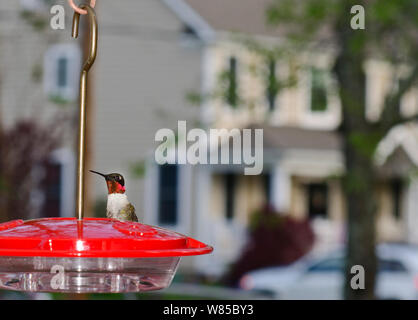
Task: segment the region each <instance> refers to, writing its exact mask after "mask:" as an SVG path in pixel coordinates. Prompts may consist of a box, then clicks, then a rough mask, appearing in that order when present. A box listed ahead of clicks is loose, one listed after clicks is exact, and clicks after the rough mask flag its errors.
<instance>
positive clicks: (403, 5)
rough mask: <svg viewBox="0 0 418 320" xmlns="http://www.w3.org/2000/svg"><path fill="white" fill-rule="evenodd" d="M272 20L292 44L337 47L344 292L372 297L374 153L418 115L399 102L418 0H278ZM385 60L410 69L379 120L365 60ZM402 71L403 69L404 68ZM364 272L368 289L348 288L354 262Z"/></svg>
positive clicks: (415, 54) (416, 34) (413, 43)
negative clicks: (370, 113)
mask: <svg viewBox="0 0 418 320" xmlns="http://www.w3.org/2000/svg"><path fill="white" fill-rule="evenodd" d="M356 5H361V6H363V8H364V11H365V29H353V28H352V27H351V24H350V22H351V20H352V19H353V17H354V19H355V15H356V14H355V12H354V13H351V9H352V8H353V6H356ZM267 20H268V22H269V23H270V24H272V25H274V26H275V27H277V28H278V29H280V30H281V29H284V30H290V31H284V35H285V36H286V38H287V39H289V42H290V43H292V46H293V48H297V49H298V50H300V49H301V47H304V49H305V50H310V49H311V48H312V45H313V46H314V47H315V44H319V45H320V47H321V48H323V47H324V43H325V44H326V47H329V48H333V49H334V50H336V59H335V63H334V66H333V69H332V73H333V75H334V77H335V79H336V81H337V83H338V93H339V98H340V101H341V105H342V122H341V125H340V127H339V128H338V130H339V132H340V134H341V137H342V140H343V154H344V159H345V166H346V173H345V175H344V178H343V182H344V183H343V185H344V193H345V196H346V199H347V212H348V251H347V263H346V270H345V274H346V281H345V289H344V294H345V298H346V299H373V298H374V297H375V295H374V289H375V282H376V270H377V259H376V254H375V242H376V209H377V202H376V198H375V194H374V191H373V190H376V188H375V187H376V184H377V173H376V169H375V165H374V154H375V150H376V148H377V146H378V143H379V142H380V141H381V140H382V138H383V137H384V136H385V135H386V134H387V133H388V132H389V130H390V129H391V128H393V127H394V126H396V125H399V124H401V123H404V122H407V121H412V120H415V118H416V116H414V117H410V118H405V117H403V116H402V114H401V112H400V101H401V98H402V97H403V96H404V94H405V93H406V92H407V91H408V90H409V89H410V88H411V87H412V86H413V85H414V84H415V82H416V78H417V76H418V59H417V58H418V2H417V1H416V0H398V1H387V0H370V1H366V0H304V1H292V0H274V1H273V3H272V5H271V6H270V7H269V8H268V9H267ZM370 58H376V59H384V60H386V61H387V62H389V63H390V64H391V65H392V66H393V68H394V69H395V70H397V71H398V70H401V68H402V66H405V65H406V66H408V68H407V69H408V70H409V71H408V72H406V73H405V74H403V75H401V76H399V77H394V79H393V81H392V82H393V83H392V87H391V88H390V90H388V93H387V95H386V96H385V98H384V105H383V109H382V112H381V115H380V118H379V120H376V121H370V120H368V118H367V117H366V74H365V70H364V65H365V62H366V61H367V60H368V59H370ZM398 74H401V73H398ZM357 264H360V265H362V266H364V268H365V270H366V283H365V284H366V289H365V290H352V289H351V287H350V279H351V277H352V274H351V273H350V269H351V266H353V265H357Z"/></svg>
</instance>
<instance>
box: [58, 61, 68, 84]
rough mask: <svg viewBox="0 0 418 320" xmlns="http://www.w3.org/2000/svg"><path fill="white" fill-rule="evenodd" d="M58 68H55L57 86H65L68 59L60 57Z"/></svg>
mask: <svg viewBox="0 0 418 320" xmlns="http://www.w3.org/2000/svg"><path fill="white" fill-rule="evenodd" d="M57 64H58V68H57V79H58V87H59V88H65V86H66V85H67V80H68V79H67V68H68V59H67V58H66V57H60V58H59V59H58V62H57Z"/></svg>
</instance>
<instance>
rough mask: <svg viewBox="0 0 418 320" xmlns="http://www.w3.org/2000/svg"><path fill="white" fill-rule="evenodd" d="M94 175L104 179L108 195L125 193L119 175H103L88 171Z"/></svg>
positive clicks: (123, 183) (123, 184)
mask: <svg viewBox="0 0 418 320" xmlns="http://www.w3.org/2000/svg"><path fill="white" fill-rule="evenodd" d="M90 172H93V173H95V174H98V175H100V176H102V177H104V178H105V180H106V184H107V191H108V193H109V194H111V193H125V191H126V189H125V180H124V179H123V176H122V175H121V174H119V173H109V174H103V173H100V172H97V171H93V170H90Z"/></svg>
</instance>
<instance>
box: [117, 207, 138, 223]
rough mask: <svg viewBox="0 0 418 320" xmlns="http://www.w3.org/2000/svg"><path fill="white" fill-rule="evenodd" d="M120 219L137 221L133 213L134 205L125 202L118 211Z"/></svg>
mask: <svg viewBox="0 0 418 320" xmlns="http://www.w3.org/2000/svg"><path fill="white" fill-rule="evenodd" d="M119 217H120V220H125V221H135V222H138V217H137V216H136V214H135V207H134V206H133V205H132V204H130V203H129V204H127V205H126V206H125V207H124V208H123V209H121V210H120V211H119Z"/></svg>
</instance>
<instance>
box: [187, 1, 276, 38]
mask: <svg viewBox="0 0 418 320" xmlns="http://www.w3.org/2000/svg"><path fill="white" fill-rule="evenodd" d="M184 2H185V3H187V4H188V5H189V6H190V7H191V8H192V9H193V10H194V11H195V12H196V13H198V14H199V15H200V16H201V17H202V19H204V20H205V21H206V22H207V23H208V24H209V25H210V26H211V27H212V28H213V29H215V30H224V31H234V32H240V33H246V34H257V35H269V36H277V35H279V33H278V28H277V27H274V26H269V25H268V24H267V18H266V10H267V8H268V6H269V4H271V3H272V0H184Z"/></svg>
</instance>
